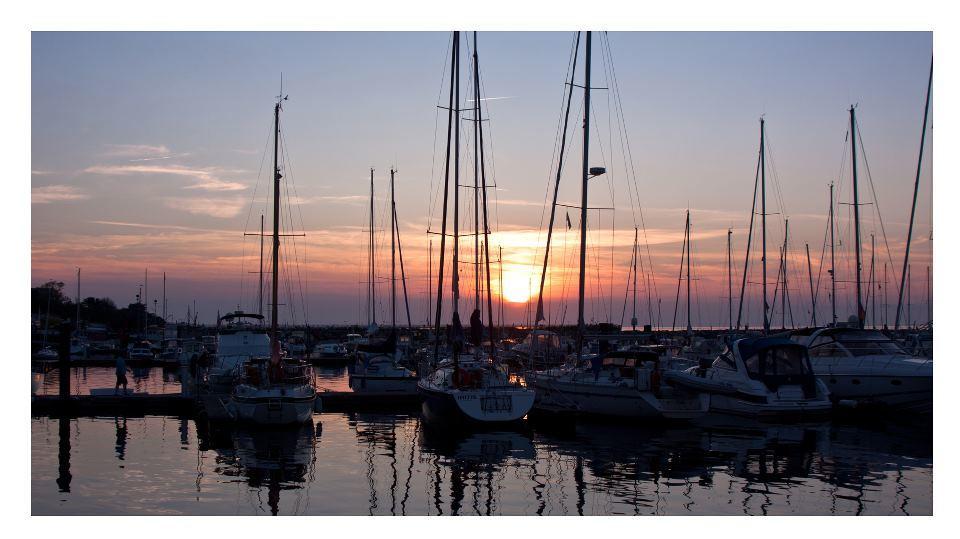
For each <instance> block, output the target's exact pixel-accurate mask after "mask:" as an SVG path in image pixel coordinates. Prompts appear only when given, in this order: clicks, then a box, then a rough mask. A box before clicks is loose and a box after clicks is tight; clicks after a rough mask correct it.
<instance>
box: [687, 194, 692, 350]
mask: <svg viewBox="0 0 960 539" xmlns="http://www.w3.org/2000/svg"><path fill="white" fill-rule="evenodd" d="M692 248H693V245H691V244H690V210H687V333H688V334H691V335H692V334H693V320H692V317H691V316H690V251H691V250H693V249H692Z"/></svg>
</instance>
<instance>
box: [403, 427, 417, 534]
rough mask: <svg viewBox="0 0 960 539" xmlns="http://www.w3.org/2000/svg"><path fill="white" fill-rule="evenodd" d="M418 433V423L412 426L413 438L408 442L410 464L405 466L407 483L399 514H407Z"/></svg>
mask: <svg viewBox="0 0 960 539" xmlns="http://www.w3.org/2000/svg"><path fill="white" fill-rule="evenodd" d="M419 431H420V422H419V421H418V422H416V423H414V424H413V438H411V440H410V464H409V465H407V481H406V483H405V484H404V487H403V499H402V500H400V514H401V515H406V514H407V499H408V498H410V479H411V478H413V455H414V449H416V446H417V443H416V442H417V435H418V434H419Z"/></svg>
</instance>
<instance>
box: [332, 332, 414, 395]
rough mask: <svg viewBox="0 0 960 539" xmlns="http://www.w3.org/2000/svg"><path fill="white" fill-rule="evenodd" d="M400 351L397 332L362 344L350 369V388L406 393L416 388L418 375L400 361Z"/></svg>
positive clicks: (411, 392) (412, 391) (410, 392)
mask: <svg viewBox="0 0 960 539" xmlns="http://www.w3.org/2000/svg"><path fill="white" fill-rule="evenodd" d="M401 353H402V352H401V351H400V350H399V349H398V347H397V339H396V334H391V335H390V337H388V338H387V339H386V340H383V341H381V342H372V343H370V344H361V345H359V346H358V348H357V361H356V363H355V364H354V365H353V366H352V368H351V369H350V373H349V376H350V389H352V390H354V391H360V392H363V391H366V392H383V393H408V394H413V393H416V392H417V375H416V373H414V372H413V371H411V370H410V369H407V368H406V367H404V366H402V365H400V363H399V361H398V359H399V354H401Z"/></svg>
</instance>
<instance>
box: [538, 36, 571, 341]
mask: <svg viewBox="0 0 960 539" xmlns="http://www.w3.org/2000/svg"><path fill="white" fill-rule="evenodd" d="M573 50H574V54H573V65H572V67H571V68H570V86H569V88H568V89H567V106H566V108H565V110H564V113H563V132H562V133H561V135H560V154H559V156H558V158H557V176H556V180H555V181H554V185H553V203H552V204H551V205H550V224H549V225H548V226H547V245H546V247H545V248H544V251H543V268H542V269H541V271H540V291H539V293H538V294H537V316H536V318H537V322H538V323H539V322H540V321H541V320H543V319H544V315H543V286H544V283H546V282H547V262H548V261H549V260H550V242H551V240H552V239H553V223H554V220H555V219H556V216H557V195H558V194H559V191H560V176H561V174H562V172H563V156H564V153H565V152H566V148H567V125H568V123H569V121H570V102H571V101H572V100H573V88H574V85H573V80H574V77H575V76H576V74H577V52H579V51H580V32H577V40H576V43H575V44H574V46H573Z"/></svg>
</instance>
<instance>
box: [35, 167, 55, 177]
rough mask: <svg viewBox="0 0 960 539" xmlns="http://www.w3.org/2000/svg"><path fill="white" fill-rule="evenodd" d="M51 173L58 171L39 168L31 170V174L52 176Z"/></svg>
mask: <svg viewBox="0 0 960 539" xmlns="http://www.w3.org/2000/svg"><path fill="white" fill-rule="evenodd" d="M51 174H56V172H54V171H52V170H37V169H34V170H31V171H30V175H31V176H50V175H51Z"/></svg>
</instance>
